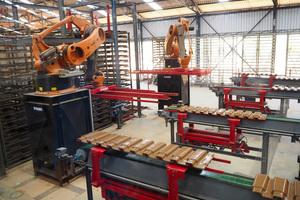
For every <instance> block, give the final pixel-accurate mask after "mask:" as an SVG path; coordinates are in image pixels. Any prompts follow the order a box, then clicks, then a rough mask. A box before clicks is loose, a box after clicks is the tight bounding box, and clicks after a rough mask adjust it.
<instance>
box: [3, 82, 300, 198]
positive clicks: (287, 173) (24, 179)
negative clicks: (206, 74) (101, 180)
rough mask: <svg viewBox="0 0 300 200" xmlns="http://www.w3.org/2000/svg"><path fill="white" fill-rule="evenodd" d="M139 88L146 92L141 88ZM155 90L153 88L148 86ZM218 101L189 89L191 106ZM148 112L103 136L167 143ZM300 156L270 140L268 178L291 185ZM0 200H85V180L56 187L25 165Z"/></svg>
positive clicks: (281, 141)
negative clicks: (115, 135) (288, 182)
mask: <svg viewBox="0 0 300 200" xmlns="http://www.w3.org/2000/svg"><path fill="white" fill-rule="evenodd" d="M142 88H146V85H145V84H142ZM151 89H155V86H151ZM217 103H218V99H217V97H216V96H215V94H214V93H212V92H211V91H210V90H209V89H208V88H201V87H199V86H192V87H191V105H194V106H207V107H216V108H217V105H218V104H217ZM142 105H143V106H148V107H149V109H146V110H143V114H144V115H145V117H143V118H134V119H131V120H129V121H127V122H126V124H125V125H124V127H123V128H122V129H117V128H116V125H113V126H111V127H109V128H107V129H105V131H106V132H111V133H118V134H121V135H128V136H134V137H140V138H143V139H151V140H154V141H162V142H165V143H170V127H166V125H165V121H164V119H163V118H161V117H159V116H158V115H157V105H155V104H147V103H143V104H142ZM269 106H270V107H271V108H272V109H279V101H277V100H270V101H269ZM288 117H293V118H300V104H298V103H297V101H291V102H290V109H289V113H288ZM201 128H204V129H206V130H212V129H213V127H201ZM245 136H246V140H247V142H248V144H249V145H250V146H256V147H261V143H262V137H260V136H255V135H251V134H245ZM299 153H300V145H299V144H298V143H291V142H290V138H287V137H271V138H270V148H269V158H270V159H269V171H268V174H269V175H270V176H271V177H274V176H279V177H284V178H288V179H289V180H290V181H293V180H294V178H295V177H296V176H298V172H299V164H298V163H297V156H298V154H299ZM250 155H259V156H260V153H258V152H251V153H250ZM216 157H218V158H224V159H228V160H231V164H224V163H218V162H212V163H211V164H210V167H211V168H216V169H220V170H223V171H225V172H228V173H233V174H238V175H243V176H247V177H254V176H255V175H256V174H258V173H260V162H259V161H254V160H248V159H242V158H237V157H230V156H225V155H222V154H217V155H216ZM93 196H94V199H102V198H101V190H100V189H99V188H93ZM2 199H5V200H6V199H22V200H29V199H37V200H39V199H43V200H56V199H58V200H59V199H63V200H69V199H70V200H71V199H72V200H83V199H87V195H86V183H85V177H84V176H81V177H79V178H77V179H76V180H74V181H73V182H71V183H70V184H67V185H65V186H64V187H59V186H57V185H55V184H52V183H49V182H47V181H45V180H43V179H40V178H38V177H35V176H34V173H33V166H32V162H31V161H28V162H26V163H24V164H22V165H20V166H18V167H16V168H13V169H10V170H8V171H7V176H6V177H5V178H3V179H2V180H0V200H2Z"/></svg>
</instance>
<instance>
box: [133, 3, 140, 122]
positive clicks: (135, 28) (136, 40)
mask: <svg viewBox="0 0 300 200" xmlns="http://www.w3.org/2000/svg"><path fill="white" fill-rule="evenodd" d="M132 11H133V13H132V15H133V35H134V50H135V69H136V70H140V58H139V54H140V52H139V41H140V40H139V39H140V38H139V34H138V21H137V14H136V13H137V11H136V4H133V6H132ZM136 88H137V89H141V85H140V75H139V74H137V75H136ZM137 105H138V117H142V109H141V103H140V102H138V103H137Z"/></svg>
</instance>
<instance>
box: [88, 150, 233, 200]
mask: <svg viewBox="0 0 300 200" xmlns="http://www.w3.org/2000/svg"><path fill="white" fill-rule="evenodd" d="M106 150H107V149H104V148H101V147H93V148H91V157H92V167H93V171H92V180H91V183H92V185H93V186H95V187H101V192H102V197H103V198H104V199H106V200H111V199H110V198H109V197H108V195H107V191H108V190H110V191H114V192H117V193H119V194H121V195H126V196H129V197H132V198H135V199H139V200H157V199H159V200H178V199H179V196H178V179H183V178H185V172H186V170H187V169H188V167H184V166H179V165H175V164H167V165H166V167H167V170H166V173H167V175H168V177H169V194H168V196H167V195H164V194H159V193H157V192H154V191H151V190H148V189H144V188H141V187H137V186H133V185H130V184H126V183H124V182H121V181H117V180H115V179H110V178H102V177H101V172H100V164H99V159H101V158H103V156H104V152H105V151H106ZM213 160H215V161H218V162H224V163H228V164H230V163H231V161H228V160H224V159H219V158H213ZM205 170H206V171H212V172H215V173H220V174H223V173H224V172H223V171H220V170H216V169H211V168H205Z"/></svg>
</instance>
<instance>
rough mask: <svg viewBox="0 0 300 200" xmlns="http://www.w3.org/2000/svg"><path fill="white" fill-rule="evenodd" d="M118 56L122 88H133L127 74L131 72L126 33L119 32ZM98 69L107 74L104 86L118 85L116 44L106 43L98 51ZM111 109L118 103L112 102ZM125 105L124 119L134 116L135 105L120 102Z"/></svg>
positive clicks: (129, 76) (128, 37)
mask: <svg viewBox="0 0 300 200" xmlns="http://www.w3.org/2000/svg"><path fill="white" fill-rule="evenodd" d="M118 55H119V68H120V87H122V88H131V87H132V79H131V75H129V74H127V72H129V71H130V64H131V63H130V62H131V61H130V36H129V33H128V32H126V31H118ZM96 67H97V69H98V70H100V71H102V72H103V73H104V74H105V80H104V82H103V84H104V85H106V86H110V85H117V78H116V77H117V75H116V68H115V49H114V42H104V43H103V44H102V45H101V46H100V48H99V49H98V58H97V60H96ZM109 102H110V107H114V106H115V105H116V103H117V101H115V100H111V101H109ZM120 102H121V103H122V104H124V111H123V112H122V114H123V119H125V118H127V117H129V116H132V115H133V112H134V110H133V103H132V102H130V101H120Z"/></svg>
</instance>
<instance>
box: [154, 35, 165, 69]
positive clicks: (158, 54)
mask: <svg viewBox="0 0 300 200" xmlns="http://www.w3.org/2000/svg"><path fill="white" fill-rule="evenodd" d="M152 52H153V53H152V57H153V63H154V65H153V69H163V68H164V66H165V60H164V58H165V54H166V53H165V38H155V39H153V40H152Z"/></svg>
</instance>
